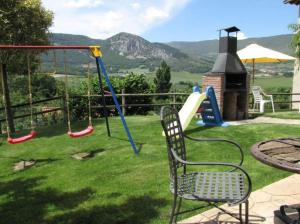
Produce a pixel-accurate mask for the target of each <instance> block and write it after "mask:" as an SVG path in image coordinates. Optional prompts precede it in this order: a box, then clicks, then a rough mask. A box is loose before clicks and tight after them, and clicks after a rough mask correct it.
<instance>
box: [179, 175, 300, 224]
mask: <svg viewBox="0 0 300 224" xmlns="http://www.w3.org/2000/svg"><path fill="white" fill-rule="evenodd" d="M291 204H300V175H299V174H293V175H291V176H289V177H287V178H284V179H282V180H280V181H277V182H275V183H273V184H270V185H268V186H266V187H263V188H261V189H259V190H257V191H255V192H252V194H251V196H250V198H249V209H250V212H249V221H250V223H268V224H269V223H275V224H282V223H283V222H282V221H281V220H280V219H279V218H277V217H274V211H275V210H278V209H279V207H280V205H291ZM221 207H222V208H224V209H226V210H228V211H231V212H234V213H238V206H234V207H229V206H228V205H223V206H221ZM243 213H245V212H244V211H243ZM178 223H180V224H198V223H206V224H215V223H239V221H238V220H236V219H234V218H232V217H231V216H229V215H227V214H224V213H222V212H221V211H220V210H219V209H216V208H213V209H210V210H208V211H206V212H204V213H202V214H199V215H196V216H193V217H191V218H189V219H186V220H183V221H180V222H178Z"/></svg>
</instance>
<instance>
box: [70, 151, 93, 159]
mask: <svg viewBox="0 0 300 224" xmlns="http://www.w3.org/2000/svg"><path fill="white" fill-rule="evenodd" d="M92 156H93V153H92V152H80V153H76V154H74V155H72V158H73V159H77V160H83V159H87V158H90V157H92Z"/></svg>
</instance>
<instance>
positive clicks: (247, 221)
mask: <svg viewBox="0 0 300 224" xmlns="http://www.w3.org/2000/svg"><path fill="white" fill-rule="evenodd" d="M245 223H246V224H248V223H249V201H248V200H247V201H246V202H245Z"/></svg>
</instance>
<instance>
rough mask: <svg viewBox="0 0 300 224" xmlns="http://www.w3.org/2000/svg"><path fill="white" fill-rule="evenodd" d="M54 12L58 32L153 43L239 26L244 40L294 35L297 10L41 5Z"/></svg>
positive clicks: (253, 5)
mask: <svg viewBox="0 0 300 224" xmlns="http://www.w3.org/2000/svg"><path fill="white" fill-rule="evenodd" d="M42 2H43V5H44V6H45V7H46V8H48V9H50V10H52V11H53V12H54V13H55V21H54V25H53V27H52V28H51V30H52V31H53V32H60V33H71V34H82V35H86V36H89V37H92V38H101V39H105V38H108V37H110V36H112V35H114V34H117V33H119V32H129V33H133V34H137V35H140V36H142V37H144V38H146V39H147V40H149V41H153V42H154V41H155V42H168V41H178V40H180V41H199V40H207V39H216V38H218V33H217V32H216V30H217V29H219V28H224V27H228V26H232V25H235V26H237V27H239V28H240V29H241V31H242V33H241V34H240V37H241V38H247V37H262V36H271V35H279V34H287V33H291V30H289V29H288V24H290V23H295V22H296V21H297V14H298V8H297V7H296V6H294V5H285V4H283V0H217V1H209V0H151V1H150V0H113V1H112V0H111V1H108V0H42Z"/></svg>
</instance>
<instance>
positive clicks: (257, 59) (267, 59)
mask: <svg viewBox="0 0 300 224" xmlns="http://www.w3.org/2000/svg"><path fill="white" fill-rule="evenodd" d="M237 54H238V56H239V58H240V59H241V61H242V62H244V63H252V72H253V76H252V80H253V81H252V82H253V83H254V70H255V69H254V64H255V63H272V62H284V61H289V60H295V59H296V58H294V57H291V56H289V55H286V54H283V53H280V52H278V51H274V50H271V49H269V48H265V47H262V46H260V45H258V44H250V45H248V46H247V47H245V48H243V49H242V50H239V51H238V52H237Z"/></svg>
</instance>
